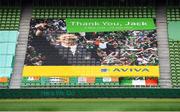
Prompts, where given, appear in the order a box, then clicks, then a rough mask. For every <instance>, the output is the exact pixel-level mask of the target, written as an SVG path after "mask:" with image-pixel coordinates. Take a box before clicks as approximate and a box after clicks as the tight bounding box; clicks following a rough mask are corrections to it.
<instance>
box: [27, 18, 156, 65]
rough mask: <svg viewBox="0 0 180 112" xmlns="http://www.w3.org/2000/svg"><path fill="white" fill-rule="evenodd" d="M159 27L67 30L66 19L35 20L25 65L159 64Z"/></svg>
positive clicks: (29, 38)
mask: <svg viewBox="0 0 180 112" xmlns="http://www.w3.org/2000/svg"><path fill="white" fill-rule="evenodd" d="M157 47H158V44H157V33H156V30H148V31H144V30H141V31H130V30H129V31H113V32H112V31H111V32H77V33H67V27H66V21H65V20H64V19H47V20H44V19H42V20H41V19H32V20H31V23H30V31H29V37H28V45H27V53H26V59H25V65H27V66H43V65H59V66H63V65H97V66H101V65H113V66H122V65H132V66H133V65H136V66H145V65H158V64H159V61H158V49H157Z"/></svg>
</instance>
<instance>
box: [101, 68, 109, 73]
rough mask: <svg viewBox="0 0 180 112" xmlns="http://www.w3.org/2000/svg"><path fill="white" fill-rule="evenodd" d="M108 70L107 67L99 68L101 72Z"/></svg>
mask: <svg viewBox="0 0 180 112" xmlns="http://www.w3.org/2000/svg"><path fill="white" fill-rule="evenodd" d="M108 71H109V69H107V68H102V69H101V72H108Z"/></svg>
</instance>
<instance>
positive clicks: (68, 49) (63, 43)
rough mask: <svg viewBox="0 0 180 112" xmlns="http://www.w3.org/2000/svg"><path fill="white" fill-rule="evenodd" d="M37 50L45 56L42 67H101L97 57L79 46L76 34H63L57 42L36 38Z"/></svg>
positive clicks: (82, 46)
mask: <svg viewBox="0 0 180 112" xmlns="http://www.w3.org/2000/svg"><path fill="white" fill-rule="evenodd" d="M37 40H38V43H39V44H38V45H36V49H38V50H39V51H40V52H42V53H43V54H44V55H45V57H46V58H45V60H44V62H43V64H42V65H100V61H99V60H98V58H97V57H96V56H92V52H90V51H88V50H87V49H86V47H85V46H84V45H81V44H78V37H77V36H76V35H75V34H61V35H60V36H58V37H57V40H56V41H55V42H51V41H49V40H48V39H46V37H43V36H42V37H41V38H36V41H34V42H37Z"/></svg>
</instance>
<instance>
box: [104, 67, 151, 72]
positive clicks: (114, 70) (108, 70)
mask: <svg viewBox="0 0 180 112" xmlns="http://www.w3.org/2000/svg"><path fill="white" fill-rule="evenodd" d="M101 72H104V73H106V72H150V70H149V69H148V68H113V69H112V70H110V69H107V68H102V69H101Z"/></svg>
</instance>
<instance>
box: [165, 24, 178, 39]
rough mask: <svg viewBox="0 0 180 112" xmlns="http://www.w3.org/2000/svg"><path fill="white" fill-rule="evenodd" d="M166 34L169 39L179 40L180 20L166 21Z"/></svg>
mask: <svg viewBox="0 0 180 112" xmlns="http://www.w3.org/2000/svg"><path fill="white" fill-rule="evenodd" d="M168 35H169V39H173V40H174V41H179V40H180V21H170V22H168Z"/></svg>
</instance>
